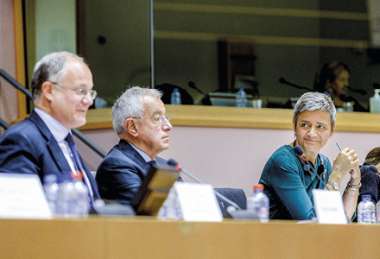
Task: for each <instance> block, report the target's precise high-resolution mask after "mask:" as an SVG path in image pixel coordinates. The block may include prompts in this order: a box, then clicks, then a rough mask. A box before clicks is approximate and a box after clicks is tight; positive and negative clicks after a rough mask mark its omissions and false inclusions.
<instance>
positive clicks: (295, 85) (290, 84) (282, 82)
mask: <svg viewBox="0 0 380 259" xmlns="http://www.w3.org/2000/svg"><path fill="white" fill-rule="evenodd" d="M278 82H279V83H280V84H283V85H288V86H291V87H294V88H296V89H301V90H306V91H314V90H313V89H311V88H309V87H306V86H302V85H298V84H295V83H292V82H289V81H288V80H286V79H285V78H284V77H280V78H279V79H278Z"/></svg>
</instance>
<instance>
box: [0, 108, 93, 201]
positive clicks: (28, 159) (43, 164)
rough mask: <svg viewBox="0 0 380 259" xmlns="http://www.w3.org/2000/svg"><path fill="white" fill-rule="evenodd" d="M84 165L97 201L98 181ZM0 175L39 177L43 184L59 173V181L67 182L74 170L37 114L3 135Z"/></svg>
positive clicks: (33, 113) (32, 114)
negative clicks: (48, 175) (46, 178)
mask: <svg viewBox="0 0 380 259" xmlns="http://www.w3.org/2000/svg"><path fill="white" fill-rule="evenodd" d="M82 164H83V166H84V167H85V168H84V169H85V171H86V172H85V173H86V175H87V178H88V179H89V181H90V183H91V186H92V190H93V192H94V198H95V199H97V198H99V193H98V189H97V186H96V182H95V179H94V177H93V176H92V174H91V173H90V171H89V170H88V168H87V167H86V165H85V163H84V162H83V160H82ZM0 172H3V173H20V174H36V175H38V176H39V177H40V179H41V182H43V178H44V176H45V175H47V174H55V175H56V176H57V179H58V181H61V180H63V179H66V178H67V176H68V174H69V173H70V172H71V169H70V166H69V164H68V163H67V161H66V159H65V156H64V154H63V152H62V150H61V148H60V147H59V145H58V143H57V141H56V140H55V138H54V136H53V135H52V133H51V132H50V130H49V129H48V127H47V126H46V125H45V123H44V122H43V121H42V119H41V118H40V117H39V116H38V114H37V113H36V112H34V111H33V112H32V113H31V114H30V116H29V117H28V118H26V119H25V120H23V121H21V122H20V123H17V124H16V125H14V126H12V127H10V128H9V129H8V130H7V131H5V132H4V133H3V134H2V135H1V136H0Z"/></svg>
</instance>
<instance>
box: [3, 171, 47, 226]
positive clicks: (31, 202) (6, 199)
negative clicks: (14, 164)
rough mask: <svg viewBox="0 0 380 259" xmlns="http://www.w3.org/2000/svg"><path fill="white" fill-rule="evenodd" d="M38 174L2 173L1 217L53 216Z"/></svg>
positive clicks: (43, 217)
mask: <svg viewBox="0 0 380 259" xmlns="http://www.w3.org/2000/svg"><path fill="white" fill-rule="evenodd" d="M51 217H52V215H51V212H50V209H49V206H48V203H47V201H46V198H45V195H44V192H43V189H42V186H41V182H40V179H39V178H38V176H37V175H26V174H3V173H1V174H0V218H41V219H46V218H51Z"/></svg>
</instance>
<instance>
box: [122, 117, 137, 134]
mask: <svg viewBox="0 0 380 259" xmlns="http://www.w3.org/2000/svg"><path fill="white" fill-rule="evenodd" d="M123 126H124V129H126V130H127V132H128V133H129V134H130V135H132V136H133V137H137V136H138V134H139V133H138V130H137V127H136V123H135V121H134V120H133V118H127V119H126V120H124V125H123Z"/></svg>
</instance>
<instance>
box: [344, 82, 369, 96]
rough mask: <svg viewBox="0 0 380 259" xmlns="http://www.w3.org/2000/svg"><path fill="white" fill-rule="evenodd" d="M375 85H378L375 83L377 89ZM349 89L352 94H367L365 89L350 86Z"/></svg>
mask: <svg viewBox="0 0 380 259" xmlns="http://www.w3.org/2000/svg"><path fill="white" fill-rule="evenodd" d="M375 84H376V83H373V85H374V87H375ZM347 89H348V90H349V91H350V92H353V93H357V94H360V95H366V94H367V91H366V90H364V89H359V88H352V87H351V86H348V87H347Z"/></svg>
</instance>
